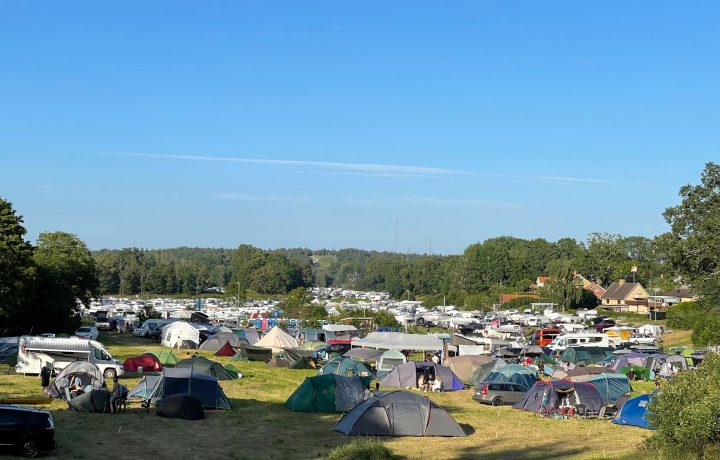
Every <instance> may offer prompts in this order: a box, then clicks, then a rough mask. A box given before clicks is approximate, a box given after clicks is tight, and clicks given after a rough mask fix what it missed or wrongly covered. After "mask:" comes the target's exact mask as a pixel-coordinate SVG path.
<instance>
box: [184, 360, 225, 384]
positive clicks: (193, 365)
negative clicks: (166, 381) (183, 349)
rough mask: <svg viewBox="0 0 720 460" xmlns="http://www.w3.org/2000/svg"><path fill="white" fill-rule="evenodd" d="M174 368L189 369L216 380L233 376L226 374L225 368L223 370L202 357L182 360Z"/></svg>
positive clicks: (218, 365)
mask: <svg viewBox="0 0 720 460" xmlns="http://www.w3.org/2000/svg"><path fill="white" fill-rule="evenodd" d="M175 367H179V368H190V369H192V370H193V371H194V372H199V373H201V374H205V375H209V376H211V377H215V378H216V379H218V380H232V379H233V376H232V375H230V374H228V372H227V371H226V370H225V368H223V367H222V366H221V365H220V364H219V363H216V362H215V361H212V360H209V359H207V358H205V357H203V356H195V357H193V358H188V359H183V360H182V361H180V362H179V363H177V366H175Z"/></svg>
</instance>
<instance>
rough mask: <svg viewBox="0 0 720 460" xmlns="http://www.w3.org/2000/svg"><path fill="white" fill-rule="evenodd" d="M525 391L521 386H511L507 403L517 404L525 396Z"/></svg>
mask: <svg viewBox="0 0 720 460" xmlns="http://www.w3.org/2000/svg"><path fill="white" fill-rule="evenodd" d="M525 393H526V392H525V390H524V389H523V388H522V387H521V386H520V385H515V384H511V385H510V391H509V396H508V399H506V401H507V402H509V403H512V404H515V403H516V402H518V401H520V400H521V399H522V398H523V396H525Z"/></svg>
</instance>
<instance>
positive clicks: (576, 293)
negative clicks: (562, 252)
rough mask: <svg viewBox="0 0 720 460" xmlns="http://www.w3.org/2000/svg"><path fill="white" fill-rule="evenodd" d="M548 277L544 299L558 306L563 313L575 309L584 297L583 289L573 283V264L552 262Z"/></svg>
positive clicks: (558, 261)
mask: <svg viewBox="0 0 720 460" xmlns="http://www.w3.org/2000/svg"><path fill="white" fill-rule="evenodd" d="M548 275H549V278H548V281H547V284H546V285H545V290H544V295H543V297H544V298H547V299H548V300H550V301H551V302H554V303H556V304H558V306H559V307H560V308H561V309H562V310H563V311H564V310H565V309H566V308H575V307H576V306H577V304H578V302H579V301H580V298H581V297H582V287H580V286H577V285H576V284H575V282H574V281H573V278H574V271H573V266H572V262H570V261H569V260H562V259H558V260H554V261H552V262H550V263H549V264H548Z"/></svg>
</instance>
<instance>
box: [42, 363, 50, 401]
mask: <svg viewBox="0 0 720 460" xmlns="http://www.w3.org/2000/svg"><path fill="white" fill-rule="evenodd" d="M40 386H41V387H42V394H43V396H47V395H48V387H49V386H50V365H49V364H48V363H45V365H44V366H43V367H42V369H40Z"/></svg>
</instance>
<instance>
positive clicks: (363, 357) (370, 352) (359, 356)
mask: <svg viewBox="0 0 720 460" xmlns="http://www.w3.org/2000/svg"><path fill="white" fill-rule="evenodd" d="M391 352H392V353H399V354H401V355H402V353H400V352H395V351H394V350H390V351H386V352H384V353H383V351H382V350H375V349H373V348H351V349H349V350H348V351H346V352H345V354H344V355H343V356H344V357H345V358H352V359H356V360H358V361H365V362H367V361H372V362H377V361H378V360H380V357H381V356H382V355H383V354H385V353H391ZM403 358H405V355H403ZM403 362H405V361H404V360H403ZM390 369H392V366H391V367H390ZM390 369H388V370H390Z"/></svg>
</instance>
